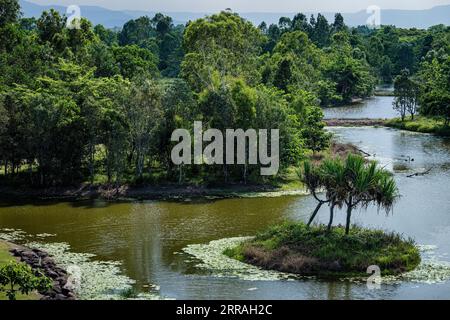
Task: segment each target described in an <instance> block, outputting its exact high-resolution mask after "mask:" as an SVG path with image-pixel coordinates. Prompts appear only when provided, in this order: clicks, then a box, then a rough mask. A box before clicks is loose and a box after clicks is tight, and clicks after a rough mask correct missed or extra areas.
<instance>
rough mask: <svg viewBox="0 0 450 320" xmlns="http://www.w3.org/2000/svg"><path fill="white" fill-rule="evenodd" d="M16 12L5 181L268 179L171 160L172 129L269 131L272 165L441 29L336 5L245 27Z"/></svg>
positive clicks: (423, 51) (251, 169) (308, 147)
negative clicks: (370, 24) (353, 24)
mask: <svg viewBox="0 0 450 320" xmlns="http://www.w3.org/2000/svg"><path fill="white" fill-rule="evenodd" d="M19 10H20V8H19V6H18V2H17V1H16V0H8V1H6V2H4V8H2V11H1V13H0V14H1V16H0V39H1V41H0V62H1V63H0V166H1V167H2V170H1V171H2V175H1V176H0V183H1V184H4V185H12V186H15V187H19V186H32V187H38V188H43V187H54V186H67V185H79V184H80V183H89V184H91V185H114V186H116V187H117V186H120V185H124V184H131V185H143V184H144V185H160V184H163V183H178V184H191V185H205V186H215V185H218V184H247V183H250V184H252V183H253V184H267V183H269V184H270V183H272V182H273V181H274V180H276V179H279V177H274V178H267V177H261V176H260V174H259V172H260V165H249V164H242V165H206V164H203V165H187V164H185V165H178V166H176V165H174V164H173V163H172V161H171V159H170V153H171V149H172V147H173V146H174V144H175V143H174V142H171V139H170V138H171V134H172V132H173V131H174V130H175V129H177V128H185V129H188V130H191V129H192V127H193V122H194V121H202V123H203V125H204V128H203V129H204V130H206V129H209V128H216V129H219V130H224V129H225V128H242V129H244V130H246V129H249V128H254V129H279V130H280V151H281V154H280V164H281V168H280V175H285V174H286V172H289V170H290V168H292V167H296V166H298V165H299V163H301V161H303V160H305V159H306V158H307V157H308V156H310V155H311V154H315V153H317V152H320V151H321V150H326V149H327V148H328V146H329V143H330V136H329V135H328V134H327V133H326V132H325V130H324V125H325V124H324V122H323V121H322V118H323V114H322V111H321V109H320V108H321V107H325V106H330V105H339V104H343V103H348V102H350V101H352V100H354V99H359V98H364V97H368V96H370V95H372V93H373V90H374V88H375V85H376V84H377V83H380V82H390V81H392V78H393V77H394V76H395V75H397V74H399V73H400V71H401V70H403V69H405V68H407V69H409V70H412V71H411V72H416V71H417V70H418V69H419V68H420V66H421V62H420V61H421V59H422V58H423V57H425V56H428V55H430V56H434V55H435V54H436V55H438V54H439V56H440V55H441V53H440V50H441V49H442V48H444V49H443V50H444V51H445V50H446V49H445V48H446V47H445V44H446V43H447V44H448V42H445V41H444V40H443V39H447V38H448V34H449V32H448V28H446V27H444V26H437V27H433V28H430V29H429V30H415V29H412V30H403V29H397V28H395V27H390V26H384V27H382V28H380V29H375V30H371V29H369V28H367V27H358V28H350V27H348V26H346V25H345V23H344V21H343V18H342V16H341V15H340V14H336V17H335V20H334V22H328V21H327V20H326V19H325V17H324V16H323V15H320V14H319V15H317V16H312V17H311V18H310V19H308V18H307V17H306V16H304V15H303V14H297V15H296V16H295V17H294V19H289V18H285V17H283V18H281V19H280V22H279V23H278V24H273V25H270V26H267V25H266V24H265V23H262V24H261V25H259V26H258V27H256V26H254V25H253V24H251V23H250V22H248V21H246V20H244V19H242V18H241V17H239V15H237V14H235V13H233V12H230V11H224V12H220V13H218V14H214V15H211V16H208V17H205V18H202V19H198V20H195V21H192V22H190V23H188V24H187V25H185V26H183V25H174V23H173V21H172V19H171V18H170V17H168V16H165V15H162V14H156V15H155V16H154V17H141V18H138V19H135V20H130V21H129V22H127V23H126V24H125V25H124V26H123V27H122V28H121V29H118V30H110V29H106V28H105V27H103V26H101V25H97V26H93V25H92V24H91V23H90V22H89V21H88V20H86V19H84V18H82V19H81V21H78V20H75V21H72V22H73V23H74V24H79V27H76V26H75V25H67V19H66V17H64V16H61V15H60V14H59V13H58V12H56V11H53V10H50V11H48V12H44V13H42V15H41V17H40V18H38V19H34V18H21V17H20V12H19ZM433 59H434V58H433ZM436 59H438V58H436ZM433 61H434V60H430V62H429V63H430V64H431V65H432V66H435V64H436V63H435V62H433ZM444 69H445V68H444ZM439 70H440V69H439ZM433 74H434V75H435V73H433ZM432 79H434V78H433V77H430V83H434V82H433V81H434V80H432ZM436 81H438V80H436ZM439 81H441V80H439ZM431 87H434V86H430V88H431ZM442 90H446V89H445V88H444V89H442ZM442 90H441V91H442ZM436 94H437V93H436V92H434V91H433V93H430V97H434V96H435V95H436ZM427 97H428V96H427ZM430 99H431V98H430ZM430 99H429V98H427V99H426V101H429V100H430ZM430 101H432V100H430ZM433 101H434V100H433ZM431 105H435V104H434V103H431ZM224 158H226V153H224Z"/></svg>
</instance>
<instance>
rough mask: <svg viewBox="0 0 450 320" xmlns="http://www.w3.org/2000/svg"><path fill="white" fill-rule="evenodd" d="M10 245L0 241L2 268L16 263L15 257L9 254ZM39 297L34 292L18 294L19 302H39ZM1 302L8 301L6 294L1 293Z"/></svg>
mask: <svg viewBox="0 0 450 320" xmlns="http://www.w3.org/2000/svg"><path fill="white" fill-rule="evenodd" d="M9 249H10V247H9V245H8V244H7V243H6V242H3V241H1V240H0V267H1V266H3V265H4V264H6V263H8V262H10V261H14V257H13V256H12V255H11V253H10V252H9ZM39 298H40V297H39V295H38V294H37V293H35V292H32V293H30V294H28V295H24V294H21V293H18V294H17V296H16V299H17V300H39ZM0 300H8V298H7V297H6V295H5V293H4V292H1V291H0Z"/></svg>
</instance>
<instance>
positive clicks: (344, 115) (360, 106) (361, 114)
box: [324, 96, 399, 119]
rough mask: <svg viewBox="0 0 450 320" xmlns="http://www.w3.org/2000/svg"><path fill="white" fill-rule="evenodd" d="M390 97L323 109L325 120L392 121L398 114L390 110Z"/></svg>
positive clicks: (374, 98)
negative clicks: (361, 119)
mask: <svg viewBox="0 0 450 320" xmlns="http://www.w3.org/2000/svg"><path fill="white" fill-rule="evenodd" d="M392 101H393V98H392V97H384V96H378V97H372V98H370V99H367V100H364V101H363V102H361V103H355V104H351V105H347V106H342V107H335V108H325V109H324V115H325V119H360V118H363V119H392V118H396V117H398V116H399V115H398V113H396V112H395V110H394V109H393V108H392Z"/></svg>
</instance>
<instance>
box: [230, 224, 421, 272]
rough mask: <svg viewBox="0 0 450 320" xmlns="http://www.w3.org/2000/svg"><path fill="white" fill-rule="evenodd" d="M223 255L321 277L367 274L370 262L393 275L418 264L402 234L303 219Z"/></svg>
mask: <svg viewBox="0 0 450 320" xmlns="http://www.w3.org/2000/svg"><path fill="white" fill-rule="evenodd" d="M224 254H225V255H227V256H229V257H231V258H234V259H237V260H239V261H242V262H246V263H249V264H252V265H256V266H258V267H261V268H264V269H269V270H277V271H281V272H289V273H295V274H300V275H304V276H312V275H314V276H322V277H348V276H365V277H366V276H367V268H368V267H369V266H372V265H376V266H379V267H380V271H381V274H382V275H395V274H400V273H403V272H407V271H411V270H413V269H415V268H416V267H417V266H418V265H419V263H420V254H419V250H418V248H417V246H416V245H415V243H414V241H413V240H410V239H408V240H405V239H403V238H402V237H401V236H400V235H398V234H395V233H386V232H383V231H380V230H366V229H363V228H359V227H354V228H352V229H351V232H350V234H348V235H346V234H345V228H344V227H341V226H338V227H334V228H332V229H331V230H328V229H327V227H326V226H324V225H319V226H310V227H308V226H307V225H306V224H304V223H285V224H282V225H278V226H274V227H271V228H269V229H268V230H266V231H263V232H261V233H259V234H258V235H257V236H256V237H255V238H254V239H252V240H250V241H247V242H244V243H242V244H240V245H239V246H237V247H235V248H231V249H228V250H226V251H225V252H224Z"/></svg>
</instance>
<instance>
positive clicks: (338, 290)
mask: <svg viewBox="0 0 450 320" xmlns="http://www.w3.org/2000/svg"><path fill="white" fill-rule="evenodd" d="M371 101H375V103H373V104H371V103H370V102H371ZM391 102H392V98H380V97H378V98H375V99H374V100H369V101H368V102H367V103H366V104H365V107H364V108H363V110H361V111H360V112H359V113H357V112H356V113H354V114H353V115H352V116H351V117H390V116H391V115H390V114H383V113H381V114H380V115H381V116H378V114H379V112H380V111H379V110H378V108H382V109H383V110H384V109H386V110H388V106H389V107H391ZM385 104H386V105H385ZM380 105H381V107H380ZM375 108H377V110H373V109H375ZM366 115H371V116H366ZM333 117H334V116H333ZM337 117H342V116H341V115H339V116H337ZM329 130H331V131H332V132H333V133H334V134H335V137H336V139H337V140H339V141H342V142H351V143H354V144H356V145H357V146H358V147H359V148H361V149H362V150H364V151H366V152H367V153H370V154H371V155H373V158H374V159H376V160H378V161H380V163H382V164H383V165H385V166H386V167H387V168H388V169H390V170H392V171H393V172H394V173H395V178H396V180H397V182H398V185H399V189H400V192H401V194H402V197H401V199H400V200H399V201H398V203H397V204H396V206H395V208H394V211H393V212H391V213H389V215H387V216H386V214H385V213H384V212H378V211H377V209H376V208H372V207H371V208H369V209H368V210H367V211H357V212H356V213H355V215H354V222H355V223H357V224H360V225H362V226H366V227H373V228H382V229H386V230H393V231H396V232H400V233H402V234H403V235H404V236H405V237H413V238H414V239H415V240H416V242H417V243H418V244H420V245H423V249H424V252H423V258H424V263H423V265H422V266H421V267H420V269H419V270H418V272H416V273H413V274H411V275H408V276H407V277H406V278H405V279H397V280H396V281H393V280H392V279H385V281H384V282H383V283H382V284H381V287H380V288H379V289H373V290H370V289H369V288H368V287H367V285H366V283H365V282H354V281H350V280H343V281H319V280H316V279H301V280H299V279H285V278H284V277H279V276H278V275H273V274H270V273H264V272H258V270H256V271H255V270H250V271H249V270H245V269H242V270H240V269H239V268H240V267H239V266H235V265H233V264H232V263H230V261H227V260H226V258H224V257H222V256H221V255H220V250H221V248H220V243H221V242H219V243H216V242H213V243H211V245H207V244H208V243H209V242H211V241H216V240H220V239H225V238H231V237H241V236H252V235H254V234H255V233H256V232H258V231H260V230H262V229H264V228H266V227H267V226H269V225H272V224H275V223H278V222H280V221H283V220H286V219H291V220H292V219H293V220H306V219H307V218H308V216H309V214H310V212H311V211H312V209H313V207H314V205H315V202H314V200H313V199H312V198H311V197H309V196H285V197H278V198H249V199H229V200H220V201H213V202H187V203H175V202H159V201H146V202H126V203H109V202H104V201H98V200H97V201H85V202H59V203H21V204H11V203H4V204H3V205H1V206H0V229H2V228H3V229H5V228H7V229H6V230H3V231H1V230H0V233H2V232H3V235H5V234H6V235H8V234H9V235H11V237H12V236H13V235H14V231H13V230H22V231H23V232H24V235H25V234H26V235H27V236H25V238H24V239H22V242H25V241H28V240H39V241H40V242H41V243H44V244H45V243H47V244H48V243H67V244H68V245H69V246H70V249H69V251H70V252H75V253H88V254H93V255H95V256H93V257H90V259H91V260H93V261H118V262H121V264H120V265H119V266H118V268H119V269H120V272H121V273H122V274H123V275H125V276H127V277H128V278H129V279H131V280H134V281H136V283H135V284H134V288H135V289H136V290H137V291H138V292H146V291H150V290H151V291H152V293H153V294H156V295H157V296H159V297H163V298H175V299H416V298H425V299H444V298H445V299H449V298H450V281H449V279H450V256H449V254H450V197H449V195H448V188H449V185H450V140H449V139H444V138H438V137H434V136H431V135H425V134H415V133H409V132H403V131H398V130H393V129H388V128H372V127H367V128H330V129H329ZM428 169H431V171H430V172H429V174H427V175H423V176H417V177H413V178H408V177H407V176H408V175H409V174H411V173H415V172H424V171H427V170H428ZM327 214H328V210H327V208H324V209H323V211H322V212H320V214H319V220H321V221H324V222H325V221H326V220H327ZM343 221H344V215H343V213H338V215H337V221H336V222H337V223H339V222H341V223H342V222H343ZM19 235H20V234H19ZM218 244H219V245H218ZM227 263H230V264H227Z"/></svg>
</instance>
